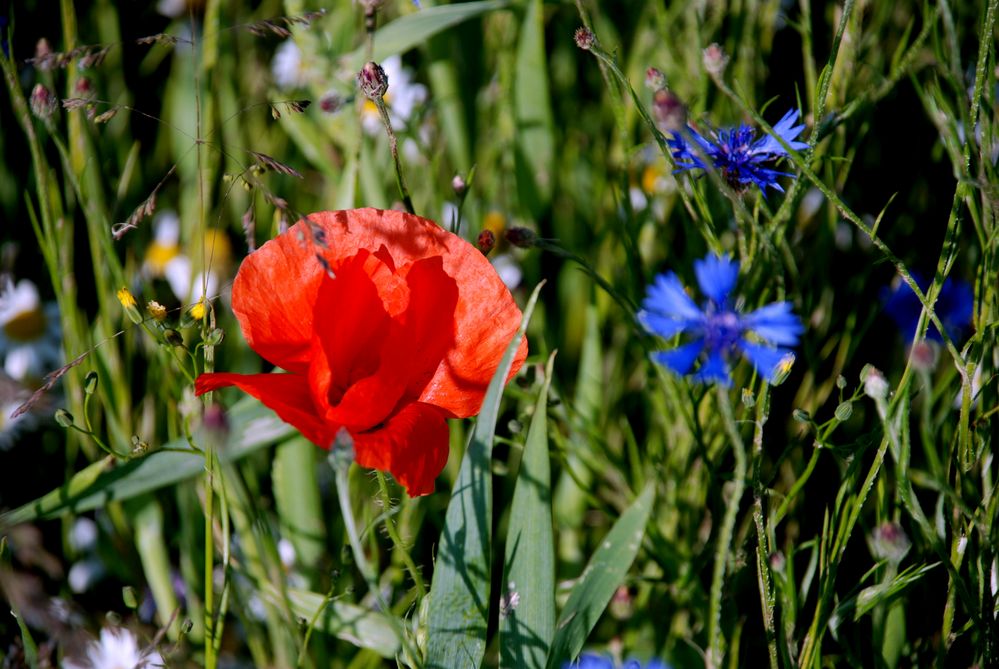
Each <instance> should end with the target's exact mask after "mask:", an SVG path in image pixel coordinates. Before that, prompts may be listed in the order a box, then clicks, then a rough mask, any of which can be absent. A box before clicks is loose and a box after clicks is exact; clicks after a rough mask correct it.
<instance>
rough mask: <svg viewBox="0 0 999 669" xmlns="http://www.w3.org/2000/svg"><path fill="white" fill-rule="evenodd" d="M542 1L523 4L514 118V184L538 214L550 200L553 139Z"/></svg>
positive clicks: (526, 205) (534, 212) (524, 199)
mask: <svg viewBox="0 0 999 669" xmlns="http://www.w3.org/2000/svg"><path fill="white" fill-rule="evenodd" d="M541 4H542V3H541V0H531V2H530V3H528V5H527V7H526V11H525V14H524V22H523V23H522V24H521V28H520V41H519V43H518V45H517V62H516V77H517V78H516V84H515V89H514V109H515V112H516V120H517V153H516V158H517V161H516V170H517V186H518V191H519V192H520V194H521V198H522V203H521V204H523V205H524V207H525V208H526V209H527V210H528V211H530V212H531V214H532V215H534V216H538V215H539V214H540V213H541V211H543V210H544V208H545V207H547V206H548V202H549V201H550V200H551V194H552V181H553V180H554V178H555V175H554V174H553V172H552V167H553V164H554V163H553V157H554V153H555V140H554V137H553V133H552V126H553V121H552V110H551V102H550V100H549V91H548V69H547V59H546V56H545V24H544V12H542V8H541Z"/></svg>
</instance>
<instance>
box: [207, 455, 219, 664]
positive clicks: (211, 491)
mask: <svg viewBox="0 0 999 669" xmlns="http://www.w3.org/2000/svg"><path fill="white" fill-rule="evenodd" d="M204 485H205V669H215V666H216V663H217V656H216V653H215V649H216V645H215V614H214V599H215V593H214V571H215V565H214V557H215V542H214V537H215V498H214V495H215V446H214V444H211V443H208V444H206V445H205V482H204Z"/></svg>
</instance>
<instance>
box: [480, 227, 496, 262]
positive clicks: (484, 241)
mask: <svg viewBox="0 0 999 669" xmlns="http://www.w3.org/2000/svg"><path fill="white" fill-rule="evenodd" d="M475 245H476V246H477V247H478V248H479V250H480V251H482V255H484V256H487V255H489V252H490V251H492V250H493V248H494V247H495V246H496V235H495V234H493V231H492V230H483V231H482V232H480V233H479V238H478V240H476V242H475Z"/></svg>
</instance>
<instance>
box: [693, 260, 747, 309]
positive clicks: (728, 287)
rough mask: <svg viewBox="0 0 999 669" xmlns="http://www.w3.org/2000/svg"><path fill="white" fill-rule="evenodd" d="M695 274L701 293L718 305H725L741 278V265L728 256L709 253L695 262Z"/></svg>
mask: <svg viewBox="0 0 999 669" xmlns="http://www.w3.org/2000/svg"><path fill="white" fill-rule="evenodd" d="M694 274H696V275H697V284H698V285H699V286H700V287H701V292H703V293H704V294H705V295H707V296H708V297H710V298H711V300H712V301H713V302H714V303H715V304H716V305H719V306H720V305H723V304H725V300H727V299H728V295H729V293H731V292H732V289H733V288H734V287H735V281H736V279H737V278H738V277H739V263H738V262H736V261H734V260H732V259H731V258H729V257H728V256H727V255H723V256H718V255H715V254H713V253H709V254H708V255H707V256H705V257H704V259H703V260H695V261H694Z"/></svg>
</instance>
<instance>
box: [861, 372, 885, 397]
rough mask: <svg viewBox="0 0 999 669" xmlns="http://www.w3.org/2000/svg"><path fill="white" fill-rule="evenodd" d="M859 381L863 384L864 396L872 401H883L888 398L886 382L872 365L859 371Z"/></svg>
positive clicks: (882, 375)
mask: <svg viewBox="0 0 999 669" xmlns="http://www.w3.org/2000/svg"><path fill="white" fill-rule="evenodd" d="M860 379H861V381H863V382H864V394H865V395H867V396H868V397H870V398H871V399H872V400H883V399H885V398H886V397H888V382H887V381H886V380H885V376H884V374H882V373H881V372H880V371H879V370H878V369H877V368H875V367H874V366H873V365H864V368H863V369H862V370H860Z"/></svg>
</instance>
